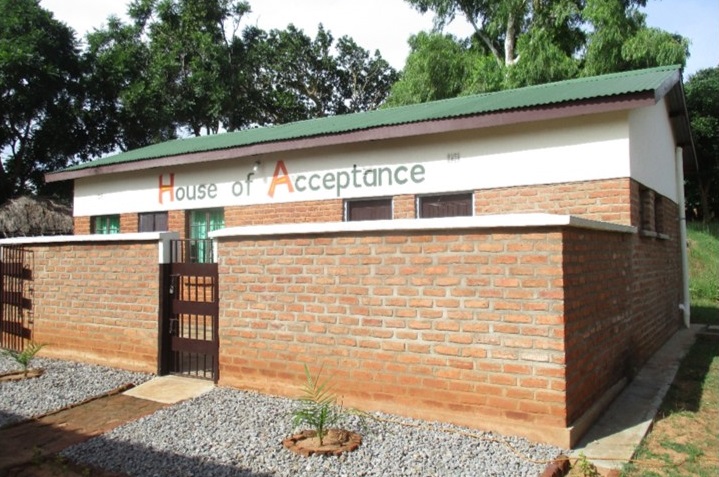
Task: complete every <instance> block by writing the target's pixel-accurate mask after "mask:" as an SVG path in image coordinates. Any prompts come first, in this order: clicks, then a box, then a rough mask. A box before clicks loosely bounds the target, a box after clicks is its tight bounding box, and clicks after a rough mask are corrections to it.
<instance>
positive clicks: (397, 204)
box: [392, 195, 417, 219]
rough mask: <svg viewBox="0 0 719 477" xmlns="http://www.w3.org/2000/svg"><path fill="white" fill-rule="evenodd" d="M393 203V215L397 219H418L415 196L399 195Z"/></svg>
mask: <svg viewBox="0 0 719 477" xmlns="http://www.w3.org/2000/svg"><path fill="white" fill-rule="evenodd" d="M392 202H393V203H392V210H393V212H392V213H393V214H394V218H395V219H414V218H415V217H417V213H416V212H415V196H414V195H398V196H395V197H394V200H393V201H392Z"/></svg>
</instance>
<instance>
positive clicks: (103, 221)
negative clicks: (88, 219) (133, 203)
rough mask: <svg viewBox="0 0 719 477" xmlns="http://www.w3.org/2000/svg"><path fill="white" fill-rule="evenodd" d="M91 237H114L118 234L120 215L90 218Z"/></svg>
mask: <svg viewBox="0 0 719 477" xmlns="http://www.w3.org/2000/svg"><path fill="white" fill-rule="evenodd" d="M91 231H92V234H93V235H114V234H119V233H120V214H109V215H95V216H93V217H92V230H91Z"/></svg>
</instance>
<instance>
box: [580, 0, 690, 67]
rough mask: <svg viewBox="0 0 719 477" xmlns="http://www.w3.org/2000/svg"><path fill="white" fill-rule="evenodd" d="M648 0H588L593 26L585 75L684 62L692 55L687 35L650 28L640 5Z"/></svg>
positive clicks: (585, 13)
mask: <svg viewBox="0 0 719 477" xmlns="http://www.w3.org/2000/svg"><path fill="white" fill-rule="evenodd" d="M645 5H646V0H587V2H586V6H585V7H584V11H583V16H584V18H585V20H586V22H587V23H588V25H589V26H590V27H591V33H590V34H589V35H588V38H587V46H586V52H585V54H584V63H585V64H584V69H583V72H582V74H583V75H585V76H594V75H601V74H606V73H612V72H615V71H626V70H632V69H639V68H648V67H651V66H660V65H672V64H681V65H684V63H685V62H686V58H687V56H689V51H688V49H689V44H688V42H687V40H686V39H685V38H682V37H681V36H679V35H673V34H670V33H668V32H665V31H662V30H659V29H656V28H648V27H647V26H646V15H644V14H643V13H641V12H640V11H639V7H640V6H641V7H643V6H645Z"/></svg>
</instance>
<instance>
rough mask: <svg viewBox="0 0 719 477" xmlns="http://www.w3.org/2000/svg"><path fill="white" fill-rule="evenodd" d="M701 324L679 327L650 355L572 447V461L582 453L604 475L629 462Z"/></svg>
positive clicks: (700, 328) (619, 468) (702, 326)
mask: <svg viewBox="0 0 719 477" xmlns="http://www.w3.org/2000/svg"><path fill="white" fill-rule="evenodd" d="M704 328H706V325H692V326H691V327H690V328H688V329H687V328H685V329H682V330H680V331H678V332H677V333H676V334H675V335H674V336H673V337H672V338H671V339H669V341H667V342H666V343H665V344H664V346H662V347H661V348H660V349H659V351H657V352H656V353H655V354H654V356H652V357H651V358H650V359H649V361H648V362H647V363H646V364H645V365H644V367H643V368H642V369H641V370H640V371H639V373H638V374H637V376H636V377H635V378H634V379H633V380H632V381H631V382H630V383H629V385H628V386H627V387H626V388H625V389H624V390H623V391H622V392H621V393H620V394H619V396H617V398H616V399H615V400H614V402H612V404H611V405H610V406H609V408H608V409H607V410H606V411H605V412H604V414H603V415H602V417H600V418H599V420H598V421H597V422H596V423H595V424H594V425H593V426H592V427H591V428H590V430H589V432H587V434H586V435H585V436H584V438H583V439H582V440H581V441H580V442H579V444H577V446H576V447H575V448H574V449H573V450H572V452H571V453H570V455H569V457H570V458H571V459H572V461H573V460H574V459H575V458H578V457H579V454H580V453H583V454H584V455H585V456H586V457H587V459H588V460H589V461H590V462H592V463H593V464H594V465H596V466H597V468H598V469H599V471H600V472H601V473H602V474H604V475H607V474H609V473H610V472H612V471H619V470H621V468H622V467H623V466H624V464H626V463H627V462H629V460H630V459H631V458H632V457H633V456H634V453H635V452H636V450H637V447H638V446H639V444H640V443H641V441H642V439H643V438H644V436H645V435H646V434H647V432H649V429H650V428H651V426H652V422H653V421H654V417H655V416H656V414H657V412H658V410H659V407H660V406H661V405H662V401H663V400H664V396H665V395H666V393H667V391H668V390H669V386H671V384H672V382H673V381H674V377H675V376H676V374H677V370H678V369H679V364H680V363H681V360H682V358H684V356H685V355H686V354H687V352H688V351H689V349H690V348H691V347H692V345H693V344H694V341H695V340H696V336H697V334H698V333H699V332H700V331H701V330H703V329H704ZM616 475H618V474H616Z"/></svg>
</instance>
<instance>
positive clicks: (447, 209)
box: [417, 192, 473, 219]
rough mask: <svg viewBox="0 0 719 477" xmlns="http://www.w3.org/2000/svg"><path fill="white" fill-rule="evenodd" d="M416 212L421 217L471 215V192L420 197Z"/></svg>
mask: <svg viewBox="0 0 719 477" xmlns="http://www.w3.org/2000/svg"><path fill="white" fill-rule="evenodd" d="M417 212H418V213H419V217H420V218H423V219H427V218H432V217H461V216H471V215H473V214H472V193H471V192H467V193H465V194H452V195H430V196H426V197H420V198H419V199H418V206H417Z"/></svg>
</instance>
